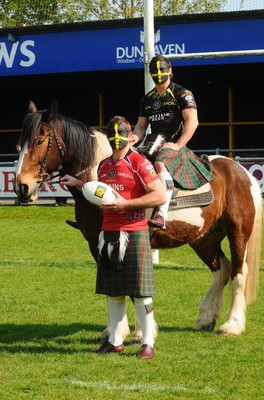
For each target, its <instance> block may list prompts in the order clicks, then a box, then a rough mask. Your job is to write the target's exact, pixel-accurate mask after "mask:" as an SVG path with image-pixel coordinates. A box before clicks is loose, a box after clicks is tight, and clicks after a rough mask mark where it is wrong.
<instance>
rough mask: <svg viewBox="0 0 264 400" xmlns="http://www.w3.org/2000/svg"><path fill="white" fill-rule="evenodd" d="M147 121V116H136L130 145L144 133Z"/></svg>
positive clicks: (140, 138) (141, 137)
mask: <svg viewBox="0 0 264 400" xmlns="http://www.w3.org/2000/svg"><path fill="white" fill-rule="evenodd" d="M148 124H149V121H148V118H147V117H138V120H137V123H136V126H135V128H134V129H133V141H132V145H133V144H135V143H137V142H138V141H139V140H142V139H143V137H144V136H145V134H146V130H147V127H148Z"/></svg>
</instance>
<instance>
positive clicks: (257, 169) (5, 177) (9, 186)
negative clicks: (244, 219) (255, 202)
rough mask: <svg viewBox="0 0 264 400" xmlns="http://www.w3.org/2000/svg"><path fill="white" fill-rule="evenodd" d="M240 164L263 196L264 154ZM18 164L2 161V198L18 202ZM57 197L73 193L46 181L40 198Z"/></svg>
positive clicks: (219, 151)
mask: <svg viewBox="0 0 264 400" xmlns="http://www.w3.org/2000/svg"><path fill="white" fill-rule="evenodd" d="M195 153H204V154H216V155H221V154H227V155H229V156H230V155H232V154H243V153H244V154H246V155H248V154H249V153H251V154H252V153H254V154H262V155H263V154H264V149H220V148H217V149H214V150H213V149H204V150H195ZM5 156H8V157H10V156H12V155H11V154H6V155H4V154H0V157H1V158H4V157H5ZM13 158H14V160H15V159H16V158H17V154H13ZM232 158H233V159H234V160H235V161H237V162H238V163H239V164H241V165H243V167H245V168H246V169H247V170H248V171H249V172H250V173H251V174H252V175H253V176H254V177H255V178H256V179H257V180H258V182H259V185H260V189H261V193H262V197H264V156H260V157H257V156H256V157H255V156H254V157H249V156H245V157H243V156H241V155H240V156H235V157H232ZM16 164H17V160H15V161H10V162H0V199H2V200H3V199H6V200H7V199H14V200H15V203H17V195H16V194H15V192H14V189H13V183H14V179H15V174H16ZM56 173H57V172H56V171H55V172H54V173H53V174H51V177H52V176H53V175H55V174H56ZM56 198H72V196H71V193H70V192H69V191H68V189H67V187H66V186H65V185H63V184H60V183H52V182H48V183H44V184H43V185H42V187H41V189H40V190H39V199H54V200H56Z"/></svg>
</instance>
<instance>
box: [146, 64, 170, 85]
mask: <svg viewBox="0 0 264 400" xmlns="http://www.w3.org/2000/svg"><path fill="white" fill-rule="evenodd" d="M150 75H151V76H152V78H153V80H154V82H155V83H165V82H166V81H167V80H168V78H169V75H170V72H169V69H168V67H167V64H166V63H165V61H163V60H161V61H157V63H156V68H155V67H154V68H152V70H150Z"/></svg>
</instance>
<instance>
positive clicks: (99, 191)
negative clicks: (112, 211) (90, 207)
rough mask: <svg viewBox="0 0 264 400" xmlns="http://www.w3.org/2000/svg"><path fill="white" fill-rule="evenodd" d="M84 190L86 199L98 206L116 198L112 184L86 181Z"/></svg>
mask: <svg viewBox="0 0 264 400" xmlns="http://www.w3.org/2000/svg"><path fill="white" fill-rule="evenodd" d="M82 192H83V195H84V197H85V198H86V200H88V201H90V203H93V204H95V205H96V206H100V205H101V204H102V203H111V202H112V201H114V200H115V198H116V197H115V195H114V193H113V190H112V188H111V186H109V185H107V184H106V183H103V182H98V181H91V182H86V183H85V184H84V185H83V187H82Z"/></svg>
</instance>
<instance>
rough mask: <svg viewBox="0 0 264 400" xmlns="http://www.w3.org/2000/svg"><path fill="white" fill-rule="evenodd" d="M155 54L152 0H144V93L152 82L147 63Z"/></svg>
mask: <svg viewBox="0 0 264 400" xmlns="http://www.w3.org/2000/svg"><path fill="white" fill-rule="evenodd" d="M154 55H155V50H154V6H153V0H144V72H145V93H147V92H149V91H150V90H151V89H152V88H153V86H154V84H153V81H152V78H151V77H150V75H149V63H150V60H151V59H152V57H154Z"/></svg>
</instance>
